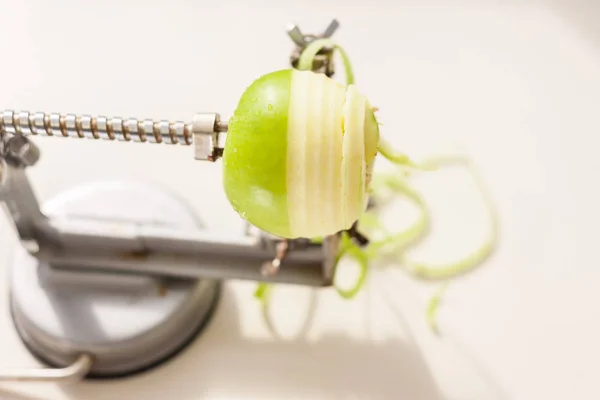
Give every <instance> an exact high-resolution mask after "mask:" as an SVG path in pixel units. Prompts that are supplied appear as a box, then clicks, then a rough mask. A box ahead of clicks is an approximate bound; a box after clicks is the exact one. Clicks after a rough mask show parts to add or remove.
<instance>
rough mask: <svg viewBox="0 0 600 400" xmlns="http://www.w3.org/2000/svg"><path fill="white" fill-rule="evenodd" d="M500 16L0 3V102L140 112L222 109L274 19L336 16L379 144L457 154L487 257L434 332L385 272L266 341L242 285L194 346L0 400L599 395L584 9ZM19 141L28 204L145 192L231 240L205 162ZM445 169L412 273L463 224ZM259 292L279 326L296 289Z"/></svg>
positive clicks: (403, 280)
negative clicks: (114, 182)
mask: <svg viewBox="0 0 600 400" xmlns="http://www.w3.org/2000/svg"><path fill="white" fill-rule="evenodd" d="M500 3H501V2H497V1H491V0H489V1H487V0H484V1H479V2H469V1H448V2H439V1H433V0H426V1H408V0H402V1H396V2H393V1H387V0H375V1H374V2H372V3H369V5H368V6H367V5H366V4H367V3H365V2H358V1H355V0H350V1H343V2H342V1H339V2H338V1H330V2H327V3H326V4H325V3H322V2H320V1H319V2H317V1H316V0H310V1H305V2H301V3H298V2H292V1H274V0H262V1H253V2H246V1H220V2H203V1H195V2H191V1H187V2H186V1H172V2H167V1H148V0H146V1H134V0H128V1H121V2H118V3H117V2H108V1H84V2H81V1H79V2H76V1H66V0H56V1H53V2H45V1H33V0H28V1H27V0H23V1H19V2H11V1H4V0H3V1H0V13H1V14H2V19H1V23H0V38H2V47H1V48H2V55H1V57H0V62H1V67H0V76H1V78H0V79H1V80H0V82H1V85H0V109H5V108H10V109H15V110H21V109H22V110H30V111H60V112H74V113H78V112H81V113H92V114H104V115H115V116H116V115H120V116H123V117H125V116H134V117H140V118H148V117H149V118H174V119H187V118H189V117H190V116H191V115H193V113H194V112H198V111H213V110H214V111H218V112H221V113H222V114H223V115H224V116H228V115H229V114H230V113H231V111H232V110H233V108H234V107H235V105H236V102H237V99H238V97H237V96H239V94H240V93H241V92H242V91H243V89H244V87H245V86H246V85H248V84H249V83H250V82H251V81H252V80H253V79H255V78H256V77H258V76H259V75H260V74H262V73H266V72H269V71H271V70H274V69H279V68H285V67H287V65H288V64H287V61H288V57H289V55H290V52H291V50H292V45H291V41H290V40H289V39H288V37H287V36H286V34H285V27H286V25H287V24H288V22H297V23H298V24H300V26H301V27H302V28H303V29H304V30H305V31H311V30H315V29H322V27H323V26H324V25H326V24H327V22H328V18H330V17H331V16H335V17H337V18H338V19H339V21H340V23H341V29H340V30H339V32H338V33H336V39H337V41H338V42H339V43H341V44H342V45H344V46H345V48H346V50H347V51H348V53H349V54H350V56H351V58H352V61H353V63H354V68H355V74H356V78H357V81H358V84H359V87H360V88H361V91H363V92H364V93H366V94H367V95H368V96H369V98H370V99H371V101H372V103H373V104H374V105H376V106H378V107H379V108H380V109H381V111H380V113H379V115H380V117H381V119H382V122H383V123H384V126H383V134H384V135H385V136H386V137H387V138H388V139H390V140H391V141H392V142H393V143H394V144H395V145H396V146H397V147H400V146H401V148H402V149H404V150H405V151H406V152H408V153H409V154H421V153H426V152H428V151H429V150H432V149H434V148H437V147H438V146H443V145H444V144H445V143H448V142H459V143H460V144H462V145H463V146H465V147H466V148H468V149H469V151H470V153H471V154H472V155H473V157H474V158H475V159H476V161H477V162H478V164H479V166H480V168H481V170H482V172H483V174H484V176H485V179H486V182H487V184H488V186H489V187H490V189H491V191H492V193H493V196H494V200H495V202H496V205H497V207H498V209H499V215H500V223H501V225H500V227H501V238H500V243H499V247H498V251H497V252H496V254H495V255H494V257H493V258H492V259H490V260H489V262H488V263H486V265H485V267H483V268H481V269H480V270H478V271H477V272H475V273H473V274H471V275H468V276H467V277H465V278H464V279H461V280H460V281H457V282H456V283H454V284H452V285H451V286H450V287H449V289H448V292H447V296H446V297H445V298H444V301H443V304H442V306H441V308H440V315H439V321H440V329H441V332H442V336H441V337H436V336H435V335H433V334H432V333H431V332H430V331H429V330H428V328H427V326H426V323H425V319H424V307H425V304H426V301H427V299H428V298H429V296H430V295H431V293H432V292H433V290H434V289H435V288H436V286H431V285H424V284H422V283H420V282H416V281H414V280H412V279H411V278H409V277H408V276H407V275H405V274H404V273H403V272H402V270H400V269H399V268H398V269H392V270H391V271H389V270H388V271H378V272H376V273H374V276H373V279H372V280H371V282H370V283H369V286H368V288H367V289H366V290H365V291H364V292H363V293H361V295H359V296H358V297H357V298H356V299H354V300H352V301H344V300H342V299H340V298H339V297H338V296H337V295H336V294H335V293H334V292H333V291H332V290H326V291H322V292H321V293H320V295H319V299H320V302H319V308H318V310H317V315H316V317H315V318H316V319H315V322H314V326H313V328H312V330H311V331H310V334H309V337H308V338H307V339H305V340H304V341H303V342H302V343H294V342H279V341H277V340H276V339H273V338H271V337H270V336H269V334H268V332H267V330H266V329H265V327H264V325H263V323H262V321H261V319H260V314H259V310H258V306H257V304H256V303H255V302H254V301H253V298H252V291H253V289H254V285H252V284H249V283H239V282H238V283H231V284H229V285H228V290H227V291H226V292H225V294H224V298H223V300H222V303H221V305H220V307H219V309H218V312H217V314H216V316H215V318H214V320H213V321H212V323H211V324H210V326H209V328H208V329H207V331H206V332H205V334H204V335H202V336H201V337H200V338H199V339H198V340H197V341H196V342H195V343H194V344H193V345H192V346H191V347H190V348H189V349H188V350H187V351H186V352H185V353H183V354H181V355H180V356H179V357H177V358H176V359H174V360H173V361H172V362H170V363H168V364H166V365H164V366H163V367H161V368H159V369H156V370H152V371H151V372H148V373H147V374H144V375H140V376H136V377H134V378H131V379H127V380H119V381H111V382H109V383H108V382H93V383H87V382H86V383H80V384H75V385H70V386H64V387H59V386H54V385H50V384H39V385H36V384H8V383H5V384H2V383H0V398H2V399H5V398H6V399H57V400H63V399H64V400H66V399H82V400H101V399H102V400H104V399H106V400H108V399H110V400H115V399H138V398H139V399H145V400H159V399H160V400H163V399H165V398H172V399H178V400H191V399H245V400H246V399H247V400H249V399H261V400H267V399H278V400H286V399H299V398H303V399H306V398H309V399H370V400H379V399H391V400H397V399H407V400H446V399H448V400H450V399H476V400H487V399H499V398H505V399H519V400H534V399H544V400H550V399H557V400H563V399H577V400H588V399H590V400H591V399H597V398H599V397H600V389H598V385H597V381H596V378H597V377H598V374H597V370H598V367H597V360H598V356H600V345H599V344H598V337H600V323H598V321H597V320H596V318H595V317H596V313H595V312H594V311H595V310H596V309H597V307H596V304H597V303H598V302H599V301H600V294H599V293H600V292H599V291H598V290H597V282H598V280H597V279H600V268H597V266H596V264H597V252H596V246H597V243H596V242H595V238H596V235H597V227H598V223H599V222H600V220H599V216H600V213H599V212H598V211H597V209H598V204H600V191H598V190H596V189H597V183H596V181H597V179H596V174H597V171H598V170H599V168H600V161H598V160H600V157H598V156H597V152H598V148H599V144H600V139H599V138H600V117H599V112H600V111H599V110H600V28H598V26H600V25H598V23H597V20H598V16H599V15H600V5H599V4H598V3H594V2H593V1H592V0H590V1H587V2H585V1H568V0H562V1H561V0H554V1H545V2H544V1H536V2H534V1H519V2H517V1H514V2H504V4H505V5H502V6H500V5H498V4H500ZM508 3H512V5H509V4H508ZM117 4H118V5H117ZM392 4H396V5H395V6H392ZM442 4H443V5H442ZM39 144H40V146H41V149H42V154H43V158H42V161H40V163H39V164H38V165H36V166H35V167H34V168H32V169H31V170H30V176H31V178H32V180H33V182H34V184H35V188H36V191H37V194H38V196H39V198H40V200H42V201H44V200H47V199H49V198H51V197H52V196H54V195H55V194H57V193H59V192H60V191H62V190H64V189H66V188H69V187H71V186H72V185H75V184H78V183H84V182H89V181H92V180H96V179H112V178H127V179H130V178H131V179H138V178H139V179H152V180H155V181H158V182H160V183H163V184H166V185H168V186H169V187H170V188H172V189H174V190H176V191H177V192H178V193H180V194H181V195H182V196H184V197H185V198H186V199H187V200H188V201H189V202H190V203H191V204H192V205H193V206H194V207H195V208H196V209H197V210H198V212H199V213H200V214H201V217H202V218H203V219H204V220H205V222H206V223H207V224H208V225H209V226H211V227H213V228H214V229H215V230H218V231H219V230H220V231H222V232H225V233H226V232H228V231H231V230H232V229H234V228H237V227H239V226H240V221H239V219H238V218H237V216H236V215H235V214H234V213H233V212H232V211H231V210H230V209H229V207H228V204H227V203H226V200H225V197H224V195H223V193H222V192H221V191H220V190H214V191H213V193H214V196H212V197H210V198H208V197H207V196H206V195H205V194H204V193H205V188H206V187H207V185H209V186H210V185H213V187H217V188H218V185H219V182H220V180H219V174H220V166H219V165H217V166H215V165H207V164H202V163H199V162H195V161H194V160H193V157H192V154H191V152H190V151H191V150H190V149H189V148H180V147H179V148H178V147H172V148H167V147H164V146H133V145H132V146H128V145H127V144H122V145H119V144H113V143H110V144H107V143H89V142H88V143H82V142H78V141H75V140H73V141H66V140H65V141H63V140H56V139H54V140H52V139H50V140H48V139H46V140H39ZM80 158H82V159H84V160H85V162H76V160H78V159H80ZM442 176H445V177H447V178H445V179H442V178H441V177H442ZM450 176H451V175H443V174H441V173H440V175H439V177H438V178H435V177H432V178H428V181H430V182H429V183H427V184H425V183H424V184H423V186H422V187H423V190H424V193H425V194H426V196H427V198H428V199H429V200H430V201H431V206H432V208H433V209H434V211H435V212H436V214H435V216H434V224H436V225H435V229H436V230H435V231H434V234H433V236H432V237H431V240H429V241H427V242H426V243H424V244H423V246H422V247H421V248H419V250H418V252H416V253H415V255H418V256H419V257H422V258H424V259H428V260H438V259H441V257H442V256H444V257H446V258H447V257H453V256H459V255H460V254H462V252H463V251H465V250H466V249H468V246H472V245H473V244H474V242H473V241H474V240H475V241H476V240H477V237H478V235H479V232H480V230H481V229H482V223H483V222H482V219H481V215H480V214H478V212H477V208H476V206H473V204H477V203H476V202H475V203H474V202H473V200H472V198H473V196H474V195H473V193H472V192H470V191H469V190H467V187H466V185H463V183H464V182H463V181H464V179H463V178H461V176H462V175H460V174H457V175H455V176H454V178H450ZM436 179H437V180H436ZM434 181H435V183H434ZM461 182H462V183H461ZM465 182H466V181H465ZM209 207H210V209H211V210H213V211H212V212H211V213H206V212H204V213H202V210H206V209H208V208H209ZM221 223H222V225H220V226H217V225H218V224H221ZM0 243H2V248H1V249H0V268H3V269H4V270H6V269H7V260H8V258H9V255H10V252H11V248H12V247H13V246H15V245H16V244H15V238H14V236H13V234H12V231H11V230H10V229H9V225H8V223H7V222H6V221H4V219H2V220H0ZM7 244H8V245H7ZM2 276H5V274H3V275H2ZM7 293H8V287H7V284H6V280H5V279H4V278H1V279H0V367H2V368H4V367H11V366H20V367H24V366H35V365H37V364H36V362H35V361H34V360H33V358H32V357H31V356H30V355H29V353H28V352H27V351H26V350H25V349H24V348H23V346H22V344H21V342H20V341H19V339H18V338H17V335H16V333H15V331H14V329H13V326H12V323H11V322H10V319H9V314H8V304H7ZM278 293H279V296H280V297H281V301H280V302H279V303H278V311H277V314H278V315H280V319H278V320H277V321H279V322H280V323H281V324H282V325H283V324H286V323H287V322H289V323H290V324H293V323H297V320H298V319H300V318H301V316H302V315H303V313H304V312H305V309H306V306H305V304H306V301H305V299H306V294H307V291H306V290H300V289H295V288H294V289H290V292H289V293H285V292H283V291H279V292H278ZM284 314H285V315H284ZM401 316H402V318H404V322H403V320H402V318H401ZM292 327H293V326H292ZM284 328H285V327H282V329H284ZM289 329H291V328H289V327H288V328H287V330H289Z"/></svg>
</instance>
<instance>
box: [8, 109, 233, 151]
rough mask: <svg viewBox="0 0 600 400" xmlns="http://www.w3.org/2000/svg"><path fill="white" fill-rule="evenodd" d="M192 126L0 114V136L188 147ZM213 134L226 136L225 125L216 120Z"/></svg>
mask: <svg viewBox="0 0 600 400" xmlns="http://www.w3.org/2000/svg"><path fill="white" fill-rule="evenodd" d="M193 124H194V123H184V122H179V121H165V120H158V121H156V120H149V119H145V120H140V119H136V118H128V119H121V118H107V117H103V116H98V117H92V116H90V115H75V114H60V113H42V112H36V113H30V112H27V111H24V112H18V113H17V112H14V111H11V110H6V111H4V112H2V114H1V118H0V133H2V132H6V133H9V134H13V135H22V136H28V135H40V136H41V135H43V136H59V137H73V138H88V139H103V140H117V141H134V142H150V143H165V144H182V145H191V144H192V143H193ZM213 131H214V132H215V133H217V132H226V131H227V123H222V122H221V121H219V119H218V118H216V119H215V126H214V128H213Z"/></svg>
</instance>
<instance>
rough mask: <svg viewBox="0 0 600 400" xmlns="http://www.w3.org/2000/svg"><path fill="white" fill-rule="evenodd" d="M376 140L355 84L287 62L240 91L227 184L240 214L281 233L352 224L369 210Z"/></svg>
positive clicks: (320, 232) (314, 232)
mask: <svg viewBox="0 0 600 400" xmlns="http://www.w3.org/2000/svg"><path fill="white" fill-rule="evenodd" d="M378 143H379V125H378V123H377V120H376V118H375V115H374V112H373V109H372V107H371V105H370V104H369V101H368V100H367V98H366V97H365V96H363V95H362V94H361V93H359V92H358V90H357V88H356V86H355V85H353V84H351V85H348V86H343V85H341V84H339V83H338V82H336V81H335V80H333V79H331V78H329V77H327V76H326V75H324V74H319V73H315V72H312V71H308V70H307V71H301V70H297V69H286V70H281V71H276V72H272V73H269V74H266V75H264V76H262V77H260V78H259V79H257V80H256V81H254V82H253V83H252V84H251V85H250V86H249V87H248V88H247V89H246V90H245V92H244V93H243V94H242V96H241V98H240V101H239V103H238V106H237V108H236V110H235V112H234V114H233V116H232V118H231V119H230V121H229V129H228V133H227V140H226V144H225V151H224V154H223V183H224V189H225V193H226V196H227V198H228V199H229V202H230V203H231V205H232V207H233V208H234V210H235V211H236V212H237V213H239V214H240V215H241V217H242V218H244V219H245V220H247V221H248V222H250V223H251V224H252V225H254V226H256V227H257V228H259V229H262V230H263V231H266V232H269V233H271V234H273V235H275V236H279V237H281V238H286V239H293V238H315V237H322V236H327V235H331V234H335V233H337V232H339V231H343V230H346V229H349V228H350V227H351V226H352V225H353V224H354V222H356V221H357V220H358V219H359V218H360V216H361V215H362V213H363V212H364V211H365V210H366V207H367V203H368V188H369V183H370V181H371V175H372V171H373V164H374V162H375V156H376V155H377V147H378Z"/></svg>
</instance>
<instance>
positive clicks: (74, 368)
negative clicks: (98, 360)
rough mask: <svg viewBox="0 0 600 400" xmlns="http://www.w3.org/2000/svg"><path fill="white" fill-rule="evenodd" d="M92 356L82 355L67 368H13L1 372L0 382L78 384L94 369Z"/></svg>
mask: <svg viewBox="0 0 600 400" xmlns="http://www.w3.org/2000/svg"><path fill="white" fill-rule="evenodd" d="M92 362H93V361H92V356H90V355H88V354H82V355H80V356H79V357H77V359H76V360H75V361H74V362H73V364H71V365H69V366H68V367H65V368H23V369H17V368H12V369H10V370H7V371H2V370H0V382H6V381H8V382H12V381H16V382H53V383H60V382H67V383H70V382H76V381H79V380H81V379H82V378H83V377H85V376H86V375H87V373H88V372H89V371H90V369H91V368H92Z"/></svg>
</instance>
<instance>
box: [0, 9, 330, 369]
mask: <svg viewBox="0 0 600 400" xmlns="http://www.w3.org/2000/svg"><path fill="white" fill-rule="evenodd" d="M338 27H339V24H338V22H337V21H336V20H333V21H332V22H331V23H330V24H329V25H328V26H327V28H326V29H325V30H324V32H323V33H321V34H319V35H305V34H303V33H302V32H301V31H300V29H299V28H298V27H297V26H291V27H289V28H288V30H287V33H288V35H289V36H290V38H291V39H292V40H293V42H294V44H295V48H294V50H293V52H292V55H291V58H290V63H291V65H292V66H294V67H295V66H296V64H297V61H298V58H299V56H300V53H301V51H302V50H303V49H304V48H305V47H306V46H307V45H308V44H309V43H310V42H311V41H313V40H315V39H317V38H323V37H330V36H331V35H333V33H334V32H335V31H336V29H337V28H338ZM313 70H314V71H316V72H319V73H324V74H327V75H328V76H332V75H333V74H334V65H333V56H332V49H324V50H323V51H321V52H320V53H319V54H318V55H317V57H316V58H315V61H314V64H313ZM226 134H227V122H226V121H224V120H222V119H221V116H220V115H219V114H218V113H213V112H206V113H198V114H196V115H194V116H193V118H192V119H191V121H189V122H180V121H163V120H142V119H135V118H127V119H122V118H107V117H104V116H90V115H74V114H61V113H43V112H14V111H4V112H1V114H0V203H4V204H5V205H6V209H7V211H8V216H9V219H11V220H12V221H13V222H14V227H15V232H16V234H17V235H18V237H19V239H20V246H18V248H17V249H15V251H14V254H12V258H11V265H9V270H10V281H9V282H10V306H11V314H12V319H13V322H14V325H15V328H16V330H17V332H18V333H19V336H20V338H21V339H22V342H23V343H24V345H25V346H26V347H27V349H28V350H29V351H30V352H31V353H32V354H33V355H34V356H35V357H36V358H37V359H38V360H39V361H40V362H41V363H42V364H45V365H46V366H47V368H38V369H25V370H10V371H0V381H3V380H4V381H6V380H11V381H14V380H17V381H77V380H80V379H83V378H116V377H120V376H128V375H131V374H135V373H139V372H141V371H146V370H148V369H150V368H152V367H154V366H156V365H159V364H161V363H162V362H164V361H166V360H168V359H170V358H171V357H173V356H174V355H176V354H177V353H178V352H179V351H181V350H183V349H184V348H185V347H186V346H187V345H188V344H189V343H191V342H192V341H193V340H194V339H195V338H196V337H197V336H198V335H199V333H200V332H202V330H203V328H204V327H205V326H206V325H207V323H208V322H209V320H210V318H211V316H212V314H213V311H214V310H215V308H216V306H217V303H218V299H219V296H220V289H221V282H222V281H223V280H227V279H245V280H253V281H264V282H278V283H288V284H299V285H308V286H314V287H324V286H329V285H331V284H332V280H333V276H334V272H335V271H334V269H335V258H336V254H337V251H338V246H339V235H332V236H329V237H327V238H325V240H324V241H323V242H322V243H314V242H311V241H309V240H304V239H297V240H281V239H279V238H276V237H273V236H271V235H269V234H267V233H265V232H261V231H260V230H258V229H256V228H254V227H252V226H248V229H246V230H243V231H242V232H239V233H238V234H237V235H235V234H234V235H230V236H227V237H217V236H216V235H215V234H214V233H211V232H210V231H209V230H206V229H204V227H203V226H202V224H201V222H200V220H199V218H198V217H197V216H196V215H195V214H194V212H192V210H191V208H190V207H188V206H187V205H186V204H184V203H183V202H182V201H181V200H180V199H179V198H178V197H177V196H176V195H174V194H172V193H168V192H165V191H164V189H162V188H158V187H153V186H149V185H147V184H142V183H139V184H136V183H134V184H132V183H122V182H112V183H101V184H100V183H93V184H89V185H86V186H83V187H76V188H73V189H72V190H69V191H67V192H66V193H63V194H61V195H59V196H58V197H56V198H54V199H52V200H50V201H49V202H48V203H46V204H44V205H43V207H40V204H39V203H38V200H37V199H36V196H35V195H34V192H33V190H32V187H31V185H30V182H29V180H28V178H27V175H26V169H27V168H31V167H33V166H35V164H36V162H37V161H38V160H39V158H40V149H39V148H38V147H37V146H36V145H35V143H34V141H35V137H36V136H51V137H59V138H75V139H82V140H100V141H102V140H114V141H124V142H139V143H155V144H162V145H180V146H188V147H190V148H191V149H192V151H193V155H194V158H195V159H196V160H200V161H208V162H217V161H218V160H219V158H220V157H221V156H222V155H223V151H224V143H225V137H226Z"/></svg>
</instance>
